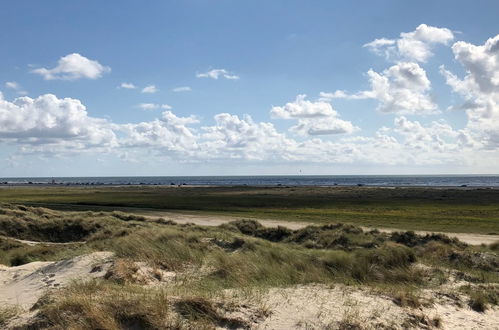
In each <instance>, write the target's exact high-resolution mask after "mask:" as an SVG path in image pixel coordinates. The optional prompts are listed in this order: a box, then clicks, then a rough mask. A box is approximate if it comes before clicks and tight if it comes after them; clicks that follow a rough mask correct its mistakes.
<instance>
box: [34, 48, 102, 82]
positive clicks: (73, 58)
mask: <svg viewBox="0 0 499 330" xmlns="http://www.w3.org/2000/svg"><path fill="white" fill-rule="evenodd" d="M110 71H111V68H109V67H107V66H103V65H101V64H100V63H99V62H97V61H93V60H90V59H88V58H86V57H84V56H82V55H80V54H78V53H73V54H69V55H66V56H64V57H61V58H60V59H59V61H58V63H57V66H56V67H54V68H52V69H46V68H39V69H35V70H33V71H31V72H33V73H36V74H39V75H41V76H42V77H43V78H44V79H45V80H54V79H60V80H76V79H80V78H88V79H97V78H100V77H102V75H103V74H104V73H107V72H110Z"/></svg>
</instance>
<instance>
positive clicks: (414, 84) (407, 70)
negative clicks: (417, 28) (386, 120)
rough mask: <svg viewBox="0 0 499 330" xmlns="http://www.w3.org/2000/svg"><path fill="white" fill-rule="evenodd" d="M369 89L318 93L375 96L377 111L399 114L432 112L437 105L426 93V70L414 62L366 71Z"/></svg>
mask: <svg viewBox="0 0 499 330" xmlns="http://www.w3.org/2000/svg"><path fill="white" fill-rule="evenodd" d="M367 75H368V77H369V81H370V84H371V90H368V91H361V92H358V93H356V94H352V95H349V94H346V93H345V92H343V91H336V92H334V93H321V96H322V97H323V98H329V99H332V98H348V99H376V100H378V101H379V106H378V110H379V111H381V112H386V113H400V114H436V113H438V112H439V111H438V107H437V105H436V104H435V103H434V102H433V100H432V98H431V96H430V95H429V94H428V92H429V91H430V89H431V83H430V80H429V79H428V77H427V76H426V71H425V70H424V69H423V68H422V67H420V66H419V65H418V64H417V63H407V62H401V63H398V64H396V65H393V66H391V67H390V68H388V69H386V70H384V71H383V72H382V73H378V72H375V71H374V70H372V69H371V70H369V71H368V72H367Z"/></svg>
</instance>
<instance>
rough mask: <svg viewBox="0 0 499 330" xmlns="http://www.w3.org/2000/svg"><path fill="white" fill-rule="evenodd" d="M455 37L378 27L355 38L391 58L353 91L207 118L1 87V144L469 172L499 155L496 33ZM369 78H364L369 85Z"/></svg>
mask: <svg viewBox="0 0 499 330" xmlns="http://www.w3.org/2000/svg"><path fill="white" fill-rule="evenodd" d="M459 39H460V38H459V35H458V34H456V33H455V32H453V31H451V30H450V29H448V28H445V27H436V26H430V25H426V24H421V25H419V26H417V27H415V29H414V30H413V31H410V32H401V33H400V34H399V37H398V38H387V37H386V36H380V38H378V39H375V40H372V41H370V42H368V43H365V44H364V45H362V44H359V45H358V51H359V52H362V51H364V50H365V49H367V50H368V51H370V52H371V53H372V54H374V56H381V59H382V60H383V61H385V63H386V67H385V69H382V70H375V69H369V70H367V71H366V72H365V76H364V79H365V81H364V84H362V85H360V86H359V89H357V90H352V91H349V90H346V89H345V88H343V87H342V86H337V88H336V89H333V90H329V89H328V86H324V89H323V90H322V91H320V92H319V93H317V95H315V96H313V95H311V96H310V95H309V96H307V95H305V93H302V94H298V95H290V96H289V100H288V102H286V103H283V104H280V105H270V104H269V106H268V108H267V109H260V111H266V112H267V115H266V117H267V120H255V119H253V118H252V117H253V116H251V115H250V114H246V115H240V114H234V113H230V111H227V112H220V113H218V114H216V115H214V116H213V117H212V118H204V117H203V116H199V115H198V114H197V113H193V114H187V115H186V114H185V110H186V109H183V111H182V112H180V113H182V114H179V113H177V107H176V106H175V107H172V106H170V105H168V104H166V103H162V102H152V101H145V102H143V103H139V104H138V105H137V104H135V105H134V107H135V108H139V109H141V110H155V111H159V112H150V113H152V114H153V116H155V117H156V118H152V119H148V120H144V121H138V122H126V123H123V122H119V121H115V120H112V119H111V118H109V117H106V116H96V115H91V114H90V113H89V110H88V109H87V106H85V105H84V103H85V102H84V101H82V100H80V99H77V98H72V97H59V96H56V95H54V94H53V93H46V94H42V95H38V96H25V95H23V96H16V97H13V98H11V99H7V98H6V97H5V96H4V95H3V94H2V93H0V143H1V144H2V145H4V146H9V147H10V148H14V149H13V152H12V154H14V155H15V156H16V157H17V158H19V157H23V156H24V155H31V156H33V155H43V157H45V158H47V157H48V158H51V157H66V156H71V155H76V154H78V155H80V156H81V155H88V157H99V156H98V155H100V154H105V155H114V156H115V157H116V158H120V159H125V158H126V159H128V160H131V161H135V162H140V161H141V160H140V159H147V161H165V162H168V161H170V162H172V161H173V162H182V163H189V162H193V163H196V162H206V161H220V162H227V163H234V164H242V163H243V164H244V163H250V164H321V165H322V166H327V165H328V164H340V165H341V164H345V165H346V166H349V164H367V165H368V166H369V164H372V165H373V166H395V165H400V166H406V165H410V166H426V165H432V164H437V165H438V164H447V165H450V166H452V165H456V164H457V165H459V166H464V167H466V166H468V168H469V169H470V170H471V171H472V170H473V168H475V166H476V162H477V160H478V161H479V162H481V163H482V164H485V165H492V164H497V163H498V162H499V35H496V36H490V38H489V39H488V40H486V41H485V43H483V44H473V43H471V42H467V41H464V40H459ZM443 47H447V48H448V49H450V51H451V52H452V54H453V56H454V59H455V61H456V64H458V65H459V66H460V68H459V70H458V72H455V69H450V68H448V67H447V66H446V65H444V64H441V65H440V66H439V67H438V70H434V71H435V72H431V75H430V74H429V72H427V68H426V64H427V63H428V62H429V61H430V60H431V59H432V57H434V56H435V53H434V52H435V49H438V48H443ZM102 62H103V63H105V61H102ZM430 69H431V67H430ZM193 72H194V75H195V77H197V78H201V79H203V78H204V79H207V80H210V79H211V80H226V83H227V84H239V83H243V82H244V80H245V79H246V78H245V75H244V74H242V73H241V74H237V73H235V72H234V71H233V70H229V69H222V68H220V69H212V70H208V71H205V72H201V73H199V72H198V73H195V72H196V70H193ZM31 73H32V74H36V75H39V76H40V77H41V78H43V79H44V80H60V81H67V82H66V83H68V84H71V83H72V82H74V81H76V80H97V79H104V78H105V77H107V76H110V75H113V71H111V67H110V66H108V65H105V64H101V61H100V60H97V59H90V58H87V57H86V56H85V54H80V53H70V54H67V55H63V56H62V57H60V58H59V60H58V61H57V63H56V65H55V66H53V67H50V66H48V68H46V67H42V66H40V67H38V68H35V69H32V70H31ZM352 74H354V73H352ZM430 77H433V79H438V78H435V77H439V78H440V79H442V80H443V81H444V82H445V84H446V85H447V88H449V89H450V92H451V94H452V95H450V96H449V98H452V100H453V104H452V106H450V107H448V108H446V109H442V108H441V107H440V106H439V105H438V102H437V101H436V100H435V98H434V89H433V83H432V81H431V80H430ZM207 80H206V81H205V82H206V83H210V82H209V81H207ZM210 84H218V82H215V81H212V82H211V83H210ZM140 85H141V84H137V83H135V82H133V83H132V82H122V83H121V84H119V85H118V90H122V93H138V94H137V95H140V94H145V95H143V97H153V96H152V94H157V93H159V92H160V88H158V87H157V86H156V85H155V84H151V83H143V84H142V87H141V86H140ZM364 85H365V86H368V88H367V89H363V88H362V86H364ZM114 86H116V85H114ZM4 87H5V88H6V89H11V90H13V91H18V92H19V93H21V92H22V93H26V92H24V90H23V88H22V87H21V85H20V84H19V83H17V82H15V81H7V82H5V83H4ZM210 88H213V87H210ZM165 89H167V90H168V91H169V92H173V93H177V94H184V95H191V93H180V92H191V91H192V89H191V87H189V86H182V85H180V87H179V85H177V87H175V86H171V87H167V86H165ZM135 90H136V91H135ZM147 94H149V95H151V96H148V95H147ZM366 100H370V101H372V102H374V103H375V104H376V105H375V106H374V107H369V106H366V104H365V103H362V102H365V101H366ZM338 101H341V102H338ZM335 102H338V104H336V103H335ZM345 103H348V104H352V106H356V104H359V105H358V106H359V107H364V108H365V110H364V111H366V112H373V113H375V114H376V116H388V115H390V116H393V121H392V124H391V125H390V126H386V125H383V126H380V127H377V128H376V129H374V131H373V130H366V127H365V125H366V123H365V122H363V121H362V120H360V118H359V120H356V119H355V118H353V119H352V118H350V119H346V118H345V116H346V113H344V112H343V111H342V108H341V105H340V104H345ZM161 111H162V112H161ZM451 111H460V112H464V113H465V117H466V121H465V122H464V123H463V125H461V126H456V125H452V124H451V123H449V122H448V121H446V119H445V118H444V117H441V115H442V114H444V113H447V112H451ZM193 112H194V111H193ZM154 113H156V114H154ZM124 155H126V157H125V156H124ZM486 168H490V166H488V167H487V166H486ZM220 174H223V173H220Z"/></svg>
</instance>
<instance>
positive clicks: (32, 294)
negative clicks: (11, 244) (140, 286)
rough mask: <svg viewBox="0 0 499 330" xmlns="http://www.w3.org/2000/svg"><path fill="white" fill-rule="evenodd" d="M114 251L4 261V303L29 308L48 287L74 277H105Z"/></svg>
mask: <svg viewBox="0 0 499 330" xmlns="http://www.w3.org/2000/svg"><path fill="white" fill-rule="evenodd" d="M112 256H113V254H112V253H111V252H94V253H91V254H87V255H82V256H78V257H74V258H72V259H67V260H62V261H56V262H54V261H46V262H41V261H37V262H31V263H29V264H25V265H21V266H16V267H7V266H3V265H0V306H3V305H18V306H20V307H21V308H23V309H29V308H31V306H33V304H34V303H35V302H36V301H37V300H38V299H39V298H40V297H41V296H42V295H43V293H44V292H45V291H46V290H49V289H53V288H58V287H61V286H65V285H67V284H69V283H70V282H71V281H73V280H86V279H91V278H98V277H103V276H104V274H105V273H106V272H107V270H108V269H109V267H110V266H111V263H112Z"/></svg>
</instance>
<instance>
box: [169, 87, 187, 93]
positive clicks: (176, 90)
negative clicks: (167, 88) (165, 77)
mask: <svg viewBox="0 0 499 330" xmlns="http://www.w3.org/2000/svg"><path fill="white" fill-rule="evenodd" d="M190 91H192V89H191V88H190V87H189V86H182V87H175V88H173V89H172V92H175V93H180V92H190Z"/></svg>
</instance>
